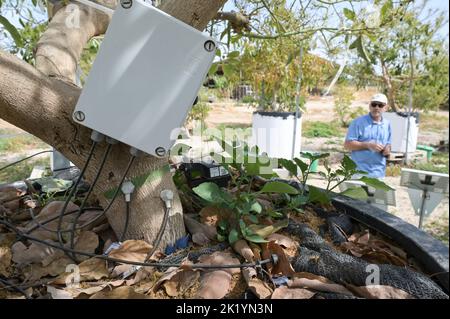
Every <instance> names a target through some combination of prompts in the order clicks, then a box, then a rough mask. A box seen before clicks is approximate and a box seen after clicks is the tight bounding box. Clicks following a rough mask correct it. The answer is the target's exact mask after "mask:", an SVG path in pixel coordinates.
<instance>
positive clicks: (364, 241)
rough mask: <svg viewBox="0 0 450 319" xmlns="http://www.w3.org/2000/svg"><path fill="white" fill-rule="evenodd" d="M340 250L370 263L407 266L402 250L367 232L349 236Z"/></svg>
mask: <svg viewBox="0 0 450 319" xmlns="http://www.w3.org/2000/svg"><path fill="white" fill-rule="evenodd" d="M341 249H342V250H343V251H344V252H347V253H350V254H352V255H353V256H355V257H359V258H363V259H364V260H366V261H368V262H371V263H377V264H392V265H395V266H402V267H405V266H408V261H407V255H406V253H405V252H404V251H403V250H402V249H400V248H398V247H395V246H393V245H391V244H389V243H387V242H386V241H384V240H381V239H379V238H377V237H375V236H372V235H371V234H370V233H369V231H368V230H367V231H364V232H362V233H355V234H353V235H351V236H350V237H349V238H348V242H344V243H342V244H341Z"/></svg>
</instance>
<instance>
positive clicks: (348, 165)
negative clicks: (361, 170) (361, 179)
mask: <svg viewBox="0 0 450 319" xmlns="http://www.w3.org/2000/svg"><path fill="white" fill-rule="evenodd" d="M342 167H343V168H344V169H345V170H346V171H347V172H348V171H353V170H355V169H356V167H357V165H356V163H355V162H354V161H353V160H352V159H351V158H350V157H348V156H347V155H344V158H343V160H342Z"/></svg>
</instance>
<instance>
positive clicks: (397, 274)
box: [287, 222, 448, 299]
mask: <svg viewBox="0 0 450 319" xmlns="http://www.w3.org/2000/svg"><path fill="white" fill-rule="evenodd" d="M287 231H288V232H289V233H291V234H293V235H296V236H298V237H299V238H300V247H299V256H298V257H294V258H293V259H292V260H291V263H292V266H293V267H294V269H295V271H297V272H309V273H313V274H316V275H320V276H323V277H326V278H328V279H330V280H332V281H334V282H336V283H339V284H352V285H354V286H365V285H366V278H367V276H368V275H369V274H370V273H371V271H370V268H367V266H369V265H370V264H369V263H368V262H366V261H364V260H362V259H360V258H356V257H352V256H350V255H346V254H343V253H340V252H338V251H336V250H335V249H333V248H332V247H331V246H329V245H328V244H327V243H326V242H325V241H324V239H323V238H322V237H320V236H319V235H318V234H316V232H314V231H313V230H312V229H311V228H309V227H308V226H307V225H305V224H296V223H292V222H291V223H290V224H289V226H288V228H287ZM377 266H378V267H379V270H380V283H379V284H380V285H387V286H391V287H394V288H398V289H402V290H404V291H406V292H407V293H409V294H410V295H412V296H414V297H416V298H421V299H448V295H447V294H446V293H445V292H444V291H443V290H442V289H441V288H440V287H439V286H438V285H437V284H436V283H435V282H434V281H433V280H431V279H429V278H428V277H426V276H425V275H423V274H420V273H418V272H415V271H413V270H411V269H408V268H404V267H398V266H393V265H385V264H379V265H377ZM366 269H369V270H368V271H366ZM328 297H329V296H328Z"/></svg>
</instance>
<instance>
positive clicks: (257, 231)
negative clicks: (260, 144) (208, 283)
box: [193, 141, 296, 244]
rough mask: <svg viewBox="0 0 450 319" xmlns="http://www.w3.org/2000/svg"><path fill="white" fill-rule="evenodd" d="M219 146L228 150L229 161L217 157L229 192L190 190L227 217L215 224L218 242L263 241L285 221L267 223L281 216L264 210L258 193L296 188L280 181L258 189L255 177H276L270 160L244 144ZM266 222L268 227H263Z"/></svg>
mask: <svg viewBox="0 0 450 319" xmlns="http://www.w3.org/2000/svg"><path fill="white" fill-rule="evenodd" d="M222 143H223V144H222V146H223V147H224V148H226V149H231V150H233V151H231V153H232V154H233V155H231V158H223V157H222V156H220V155H219V159H218V162H220V163H222V165H223V166H224V167H225V168H226V169H227V170H228V171H229V172H230V175H231V182H230V188H231V190H230V191H225V190H223V189H221V188H219V187H218V186H217V185H216V184H214V183H209V182H207V183H203V184H201V185H199V186H197V187H195V188H193V191H194V193H195V194H197V195H198V196H199V197H200V198H201V199H202V200H203V201H204V202H205V203H206V205H207V206H214V207H220V208H224V209H226V211H227V212H229V215H228V216H222V218H221V220H220V222H219V223H218V225H217V231H218V237H217V239H218V240H219V241H224V240H228V242H229V243H230V244H233V243H234V242H236V241H237V240H239V239H242V238H243V239H246V240H248V241H250V242H254V243H263V242H266V240H265V237H267V236H268V235H270V234H271V233H274V232H276V231H278V230H279V229H281V228H283V227H286V226H287V223H288V221H287V219H284V220H278V221H275V222H274V223H270V222H269V221H272V220H273V219H279V218H282V217H284V215H283V214H280V213H279V212H276V211H272V210H270V209H266V208H264V207H263V206H262V205H261V203H260V202H259V201H258V197H259V196H260V195H261V194H268V193H295V192H296V189H295V188H293V187H292V186H289V185H287V184H286V183H282V182H276V181H274V182H268V183H266V184H265V185H264V187H263V188H262V189H261V190H259V191H258V190H255V188H256V187H257V186H256V185H255V184H256V179H257V178H256V177H257V176H261V177H265V178H272V177H276V174H275V173H273V170H272V168H271V161H270V159H269V158H268V157H267V156H265V155H260V154H259V150H258V148H257V147H254V148H249V147H248V145H247V144H245V143H243V142H241V143H238V142H237V141H233V143H232V144H229V143H227V142H224V141H222ZM264 221H266V222H269V224H270V225H266V224H263V222H264Z"/></svg>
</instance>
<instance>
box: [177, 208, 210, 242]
mask: <svg viewBox="0 0 450 319" xmlns="http://www.w3.org/2000/svg"><path fill="white" fill-rule="evenodd" d="M183 219H184V224H185V226H186V228H187V230H188V231H189V233H190V234H191V235H194V234H196V233H203V234H204V235H205V236H206V237H207V238H209V239H211V240H215V239H216V237H217V229H216V227H213V226H210V225H204V224H202V223H200V222H198V221H196V220H195V219H194V218H192V217H189V216H188V215H187V214H183Z"/></svg>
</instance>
